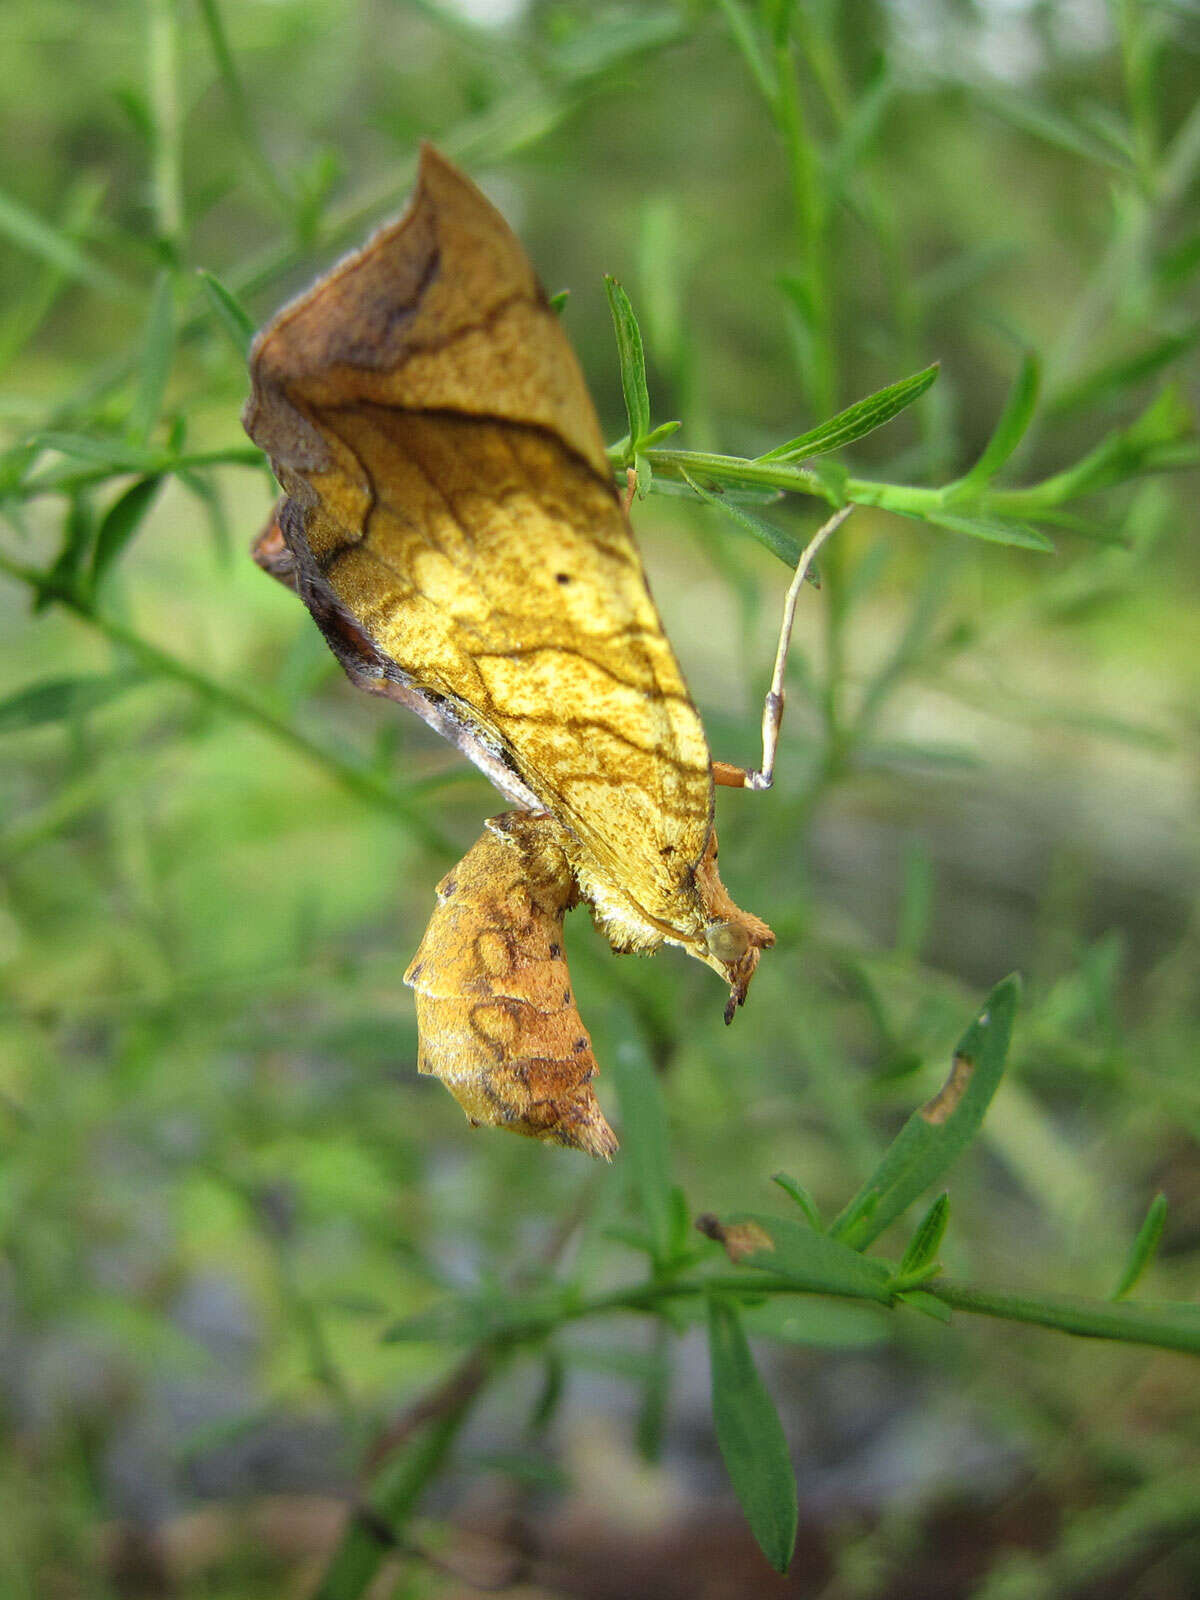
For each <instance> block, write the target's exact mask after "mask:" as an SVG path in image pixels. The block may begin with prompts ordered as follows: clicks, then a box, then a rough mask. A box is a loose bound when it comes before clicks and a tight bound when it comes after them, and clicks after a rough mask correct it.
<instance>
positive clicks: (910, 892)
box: [896, 840, 933, 961]
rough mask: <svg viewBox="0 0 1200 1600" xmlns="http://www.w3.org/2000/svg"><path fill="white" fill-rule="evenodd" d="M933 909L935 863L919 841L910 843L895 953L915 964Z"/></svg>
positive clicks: (907, 852)
mask: <svg viewBox="0 0 1200 1600" xmlns="http://www.w3.org/2000/svg"><path fill="white" fill-rule="evenodd" d="M932 908H933V863H932V861H931V860H930V858H929V851H928V849H927V848H926V847H925V845H924V844H923V843H922V842H921V841H920V840H913V841H911V842H910V843H909V844H908V845H907V847H906V848H905V851H904V884H903V889H902V891H901V896H900V917H899V927H898V928H897V930H896V954H897V955H898V956H901V957H904V958H907V959H908V960H910V961H916V960H917V959H918V957H919V956H920V953H921V946H922V945H923V944H924V943H925V936H926V934H927V933H928V932H929V922H930V914H931V911H932Z"/></svg>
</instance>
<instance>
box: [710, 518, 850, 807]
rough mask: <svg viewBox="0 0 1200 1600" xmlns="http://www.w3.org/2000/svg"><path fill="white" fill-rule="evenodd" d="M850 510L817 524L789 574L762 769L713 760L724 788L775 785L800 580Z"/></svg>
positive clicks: (768, 702) (766, 719)
mask: <svg viewBox="0 0 1200 1600" xmlns="http://www.w3.org/2000/svg"><path fill="white" fill-rule="evenodd" d="M853 510H854V507H853V506H852V505H850V506H842V507H841V509H840V510H838V511H835V512H834V514H833V516H831V517H830V518H829V521H828V522H823V523H822V524H821V526H820V527H819V528H818V529H817V531H816V533H814V534H813V536H812V538H811V539H810V540H809V541H808V543H807V544H806V545H805V547H804V551H803V554H802V555H801V557H800V560H799V562H798V563H797V566H796V570H795V572H794V573H793V574H792V581H791V583H790V584H789V585H788V592H787V598H786V599H785V600H784V602H783V622H782V624H781V625H780V629H779V645H778V647H777V649H776V651H775V670H774V672H773V673H772V674H771V687H770V688H769V689H768V690H767V698H766V700H765V702H764V703H763V719H762V745H763V753H762V766H761V767H759V769H758V770H757V771H754V770H753V769H748V768H746V767H736V766H734V765H733V763H732V762H729V761H714V762H713V764H712V777H713V782H714V783H716V784H721V785H723V786H724V787H725V788H728V789H756V790H762V789H769V788H770V787H771V785H772V784H773V783H774V782H775V752H776V751H777V750H778V748H779V730H780V727H781V726H782V724H783V705H784V698H785V695H784V688H783V675H784V671H785V669H786V667H787V657H788V646H789V645H790V644H791V642H792V624H793V623H794V622H795V620H796V603H797V601H798V600H799V599H800V590H801V589H802V588H803V587H804V580H805V578H807V577H808V574H809V569H810V568H811V567H812V564H813V561H814V560H815V558H816V555H817V552H818V551H819V550H820V548H821V546H822V545H823V544H824V543H825V541H826V540H827V539H830V538H832V537H833V535H834V534H835V533H836V532H837V531H838V529H839V528H840V527H841V525H842V523H843V522H845V520H846V518H847V517H848V516H849V515H850V513H851V512H852V511H853Z"/></svg>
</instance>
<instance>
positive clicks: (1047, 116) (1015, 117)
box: [975, 88, 1130, 174]
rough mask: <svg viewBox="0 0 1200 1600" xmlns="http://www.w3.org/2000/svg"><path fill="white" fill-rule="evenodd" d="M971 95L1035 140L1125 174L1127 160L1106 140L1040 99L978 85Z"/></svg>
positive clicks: (1127, 171)
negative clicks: (1093, 134) (983, 88)
mask: <svg viewBox="0 0 1200 1600" xmlns="http://www.w3.org/2000/svg"><path fill="white" fill-rule="evenodd" d="M975 98H976V100H978V101H980V102H981V103H982V104H983V105H984V106H986V107H987V108H988V110H990V111H994V112H995V113H996V115H997V116H998V117H1002V118H1003V119H1004V121H1005V122H1009V123H1011V124H1012V125H1013V126H1014V127H1016V128H1020V129H1022V130H1023V131H1024V132H1025V133H1029V134H1032V135H1033V137H1034V138H1035V139H1041V140H1042V141H1043V142H1044V143H1046V144H1050V145H1055V146H1056V147H1057V148H1058V149H1060V150H1065V151H1067V152H1068V154H1070V155H1073V156H1082V157H1083V159H1084V160H1085V161H1093V162H1095V163H1096V164H1097V165H1099V166H1104V167H1114V168H1116V170H1117V171H1118V172H1121V173H1125V174H1128V173H1129V171H1130V167H1129V162H1128V161H1127V160H1126V159H1125V158H1124V157H1122V156H1121V155H1120V154H1118V153H1117V152H1116V151H1115V150H1113V149H1112V147H1111V146H1110V145H1109V144H1108V143H1106V142H1105V143H1102V142H1101V141H1100V140H1099V139H1096V138H1094V137H1093V136H1092V135H1091V134H1089V133H1086V132H1085V131H1084V130H1083V129H1082V128H1080V127H1079V126H1078V125H1077V124H1076V123H1074V122H1072V121H1070V119H1069V118H1067V117H1064V116H1063V115H1062V114H1061V113H1060V112H1057V111H1053V110H1051V109H1050V107H1049V106H1048V105H1047V104H1046V103H1045V101H1043V100H1034V99H1033V97H1032V96H1030V95H1027V94H1010V93H1006V92H1004V91H1003V90H982V89H979V88H977V89H976V91H975Z"/></svg>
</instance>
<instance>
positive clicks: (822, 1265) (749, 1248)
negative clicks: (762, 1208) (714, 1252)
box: [721, 1212, 891, 1305]
mask: <svg viewBox="0 0 1200 1600" xmlns="http://www.w3.org/2000/svg"><path fill="white" fill-rule="evenodd" d="M721 1227H722V1230H723V1233H724V1236H725V1248H726V1250H727V1251H729V1252H730V1254H731V1255H732V1256H733V1257H734V1258H735V1259H736V1261H737V1263H738V1265H739V1266H744V1267H753V1268H755V1269H756V1270H757V1271H760V1272H769V1273H771V1274H772V1275H774V1276H778V1277H785V1278H788V1279H790V1280H791V1282H792V1283H794V1284H795V1285H796V1287H797V1289H806V1290H808V1291H810V1292H811V1293H814V1294H845V1295H851V1296H853V1297H854V1298H855V1299H858V1300H878V1301H880V1302H881V1303H882V1304H884V1305H887V1304H889V1303H890V1301H891V1293H890V1291H889V1289H888V1280H889V1278H890V1277H891V1273H890V1271H889V1269H888V1266H887V1264H886V1262H883V1261H876V1260H874V1259H873V1258H872V1257H870V1256H864V1255H862V1254H860V1252H859V1250H858V1249H857V1248H852V1247H851V1246H850V1245H849V1244H845V1243H843V1242H842V1241H841V1240H840V1239H834V1238H831V1237H830V1236H829V1234H827V1233H814V1232H813V1230H812V1229H811V1228H810V1227H809V1226H808V1224H807V1223H799V1222H796V1221H794V1220H793V1218H791V1217H770V1216H766V1215H764V1214H763V1213H762V1212H739V1213H738V1214H737V1215H736V1216H732V1217H730V1218H728V1219H727V1220H725V1221H723V1222H722V1224H721Z"/></svg>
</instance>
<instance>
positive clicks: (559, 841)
mask: <svg viewBox="0 0 1200 1600" xmlns="http://www.w3.org/2000/svg"><path fill="white" fill-rule="evenodd" d="M250 372H251V378H252V392H251V395H250V399H249V401H248V403H247V406H246V410H245V413H244V417H243V421H244V424H245V427H246V431H247V432H248V433H249V435H250V437H251V438H252V439H253V440H254V442H255V443H256V444H257V445H259V446H260V447H261V449H263V450H264V451H265V452H266V454H267V455H268V456H269V457H270V459H271V464H272V466H273V468H274V471H275V475H276V477H277V479H278V480H279V483H280V485H281V487H282V490H283V496H282V498H281V499H280V501H279V503H278V505H277V507H276V510H275V514H274V517H273V519H272V521H271V523H270V524H269V526H268V528H267V530H266V531H265V533H264V534H263V535H262V536H261V537H260V539H259V541H258V543H257V545H256V547H255V556H256V559H257V560H258V562H259V563H260V565H262V566H263V567H264V568H265V569H266V570H267V571H269V572H270V573H272V574H273V575H274V576H275V577H277V578H279V579H281V580H282V581H284V582H286V583H288V584H290V585H291V586H292V587H293V588H294V589H295V590H296V591H297V592H298V594H299V595H300V598H301V599H302V600H303V601H304V603H305V605H306V606H307V607H308V609H309V611H310V612H311V613H312V616H313V618H314V619H315V621H316V623H317V625H318V627H319V628H320V629H321V631H322V633H323V634H324V636H325V638H326V640H327V642H328V643H329V646H330V648H331V649H332V650H333V652H334V654H335V655H336V656H337V658H338V660H339V661H340V662H341V664H342V666H343V667H344V668H345V670H346V672H347V674H348V675H349V677H350V678H351V680H352V681H353V682H354V683H355V684H357V685H358V686H359V687H361V688H363V689H367V690H370V691H371V692H373V693H376V694H381V695H386V696H387V697H388V698H390V699H392V700H395V701H398V702H399V703H400V704H401V705H404V706H407V707H408V708H409V709H410V710H411V711H414V712H415V713H416V714H417V715H418V716H419V717H421V718H422V719H423V720H424V721H425V722H427V723H428V724H429V725H430V726H431V727H432V728H434V729H436V730H437V732H438V733H440V734H442V735H443V736H444V737H445V738H447V739H449V740H450V742H451V743H452V744H454V745H455V746H456V747H457V748H458V749H459V750H460V751H461V752H462V753H463V754H464V755H465V756H467V757H468V758H469V759H470V760H471V761H473V762H474V763H475V764H476V765H477V766H478V767H479V768H480V769H481V770H482V771H483V772H484V773H486V774H487V776H488V777H489V778H490V779H491V781H492V783H493V784H494V785H495V786H496V788H497V789H498V790H499V791H500V793H501V794H502V795H503V796H504V798H505V799H506V801H508V802H509V804H510V805H511V806H512V807H513V808H514V809H513V810H511V811H509V812H508V813H506V814H505V815H503V816H500V817H496V818H493V819H491V821H489V822H488V824H487V827H486V829H485V832H484V834H483V836H482V837H481V838H480V840H479V841H478V842H477V843H476V844H475V845H474V846H473V847H472V848H471V850H470V851H468V853H467V855H466V856H465V857H464V859H463V861H462V862H461V863H460V864H459V866H458V867H457V868H455V869H454V870H453V871H452V872H450V873H449V874H448V875H447V876H446V877H445V878H444V879H443V880H442V882H441V884H440V885H439V886H438V904H437V908H436V909H435V911H434V913H433V918H432V920H431V922H430V924H429V928H428V930H427V932H426V934H425V937H424V939H423V941H422V943H421V946H420V948H419V950H418V951H417V954H416V957H415V958H414V960H413V962H412V965H411V966H410V967H409V969H408V971H407V973H406V974H405V981H406V983H408V984H410V985H411V986H412V987H413V989H414V990H415V991H416V998H417V1018H418V1030H419V1039H420V1044H419V1057H418V1067H419V1069H420V1070H421V1071H423V1072H430V1073H434V1074H436V1075H437V1076H438V1077H440V1078H441V1079H442V1080H443V1081H444V1082H445V1083H446V1085H447V1086H448V1087H449V1088H450V1090H451V1091H452V1093H453V1094H454V1095H455V1096H456V1097H457V1099H458V1100H459V1102H460V1103H461V1105H462V1106H463V1108H464V1109H465V1111H466V1113H467V1115H468V1117H469V1118H470V1119H471V1121H472V1122H473V1123H489V1124H494V1125H497V1126H500V1127H506V1128H509V1129H511V1130H513V1131H515V1132H518V1133H523V1134H527V1135H530V1136H533V1137H535V1138H539V1139H546V1140H551V1141H555V1142H558V1143H560V1144H564V1145H569V1146H573V1147H575V1148H578V1149H581V1150H584V1151H587V1152H588V1153H589V1154H591V1155H595V1156H601V1157H606V1158H607V1157H610V1156H611V1155H612V1153H613V1152H614V1151H615V1149H616V1139H615V1137H614V1135H613V1133H612V1130H611V1128H610V1127H609V1126H608V1123H607V1122H606V1121H605V1119H604V1116H603V1113H602V1112H601V1110H600V1107H599V1104H598V1102H597V1101H596V1098H595V1095H594V1093H593V1091H592V1088H591V1079H592V1077H593V1075H594V1074H595V1071H596V1062H595V1059H594V1057H593V1054H592V1049H591V1043H590V1040H589V1038H588V1035H587V1032H586V1030H585V1029H584V1027H583V1025H582V1023H581V1021H580V1019H579V1014H578V1012H577V1010H576V1008H575V1005H574V1002H573V999H572V995H571V987H570V980H569V975H568V972H567V967H566V961H565V957H564V955H563V943H562V923H563V917H564V915H565V913H566V912H567V911H568V910H570V909H571V907H573V906H574V905H576V904H578V903H584V904H586V905H587V906H588V907H589V908H590V910H591V913H592V917H593V919H594V921H595V923H596V925H597V927H598V928H599V929H600V930H601V932H602V933H603V934H604V936H605V937H606V938H607V939H608V941H609V943H610V945H611V946H612V948H613V949H614V950H615V951H619V952H624V951H635V950H638V951H650V950H654V949H656V948H658V947H659V946H660V945H663V944H671V945H678V946H680V947H681V948H682V949H684V950H686V951H687V952H688V953H689V954H690V955H692V956H694V957H695V958H696V959H697V960H699V961H702V962H704V964H705V965H706V966H708V967H711V968H712V969H713V971H715V972H716V973H717V974H718V975H719V976H720V977H721V978H722V979H723V980H724V982H725V983H726V984H727V985H728V990H729V997H728V1005H727V1008H726V1020H727V1021H728V1020H730V1018H731V1017H732V1016H733V1014H734V1012H735V1010H736V1009H737V1007H738V1006H740V1005H741V1004H742V1003H743V1002H744V1000H745V998H746V993H747V989H748V988H749V985H750V981H751V979H752V977H753V975H754V971H755V967H756V966H757V964H758V960H759V955H760V952H761V951H762V950H764V949H766V948H767V947H768V946H770V945H771V944H772V943H773V942H774V936H773V934H772V933H771V930H770V929H769V928H768V927H767V925H766V924H765V923H764V922H762V921H760V919H759V918H758V917H756V916H753V915H751V914H750V913H749V912H745V911H741V910H740V909H739V908H738V907H737V906H736V905H735V904H734V902H733V900H732V899H731V898H730V896H729V894H728V893H727V892H726V890H725V887H724V885H723V884H722V882H721V879H720V876H719V874H718V871H717V837H716V831H715V829H714V826H713V781H714V766H713V763H712V761H711V759H710V756H709V750H708V745H707V743H706V740H705V736H704V729H703V727H702V725H701V721H700V717H699V715H698V713H697V711H696V707H695V706H694V705H693V703H692V700H691V697H690V696H689V694H688V690H687V685H686V684H685V682H684V679H683V675H682V673H681V671H680V669H679V665H678V663H677V662H676V660H675V656H674V654H673V652H672V650H671V646H670V644H669V643H668V641H667V638H666V635H665V633H664V631H663V627H662V624H661V622H660V620H659V617H658V613H657V611H656V609H655V606H654V602H653V600H652V599H651V596H650V591H649V588H648V586H647V582H646V576H645V573H644V571H643V569H642V563H641V559H640V557H639V555H638V552H637V548H636V546H635V544H634V541H633V535H632V532H631V530H630V526H629V521H628V517H627V513H626V508H625V506H624V505H623V503H622V500H621V498H620V496H619V495H618V492H617V489H616V485H615V483H614V480H613V472H612V468H611V465H610V463H609V460H608V457H607V455H606V453H605V448H604V441H603V437H602V435H601V432H600V427H599V423H598V421H597V418H596V414H595V410H594V408H593V406H592V402H591V399H590V397H589V395H588V391H587V388H586V385H585V383H584V379H583V375H582V373H581V371H580V368H579V365H578V363H577V361H576V359H575V356H574V353H573V352H572V350H571V347H570V344H569V343H568V341H567V338H566V336H565V334H564V332H563V330H562V326H561V323H560V321H559V318H558V316H557V315H556V314H555V312H554V310H553V309H552V308H551V307H550V305H549V304H548V301H547V298H546V295H545V293H544V291H543V289H542V286H541V284H540V283H539V282H538V279H537V277H536V275H535V273H534V270H533V267H532V266H531V264H530V262H529V259H528V257H527V256H526V254H525V251H524V250H523V249H522V247H521V245H520V243H519V241H518V240H517V238H516V236H515V235H514V234H513V232H512V231H511V229H510V228H509V227H508V224H507V223H506V222H505V221H504V219H503V217H502V216H501V215H500V213H499V212H498V211H497V210H496V209H495V207H494V206H493V205H492V204H491V203H490V202H489V201H488V200H487V199H486V198H485V197H484V196H483V195H482V194H481V193H480V191H479V190H478V189H477V188H476V187H475V185H474V184H473V183H471V182H470V180H469V179H468V178H466V177H465V176H464V175H463V174H462V173H461V172H460V171H458V169H457V168H456V167H454V166H453V165H452V164H451V163H450V162H449V161H447V160H446V159H445V158H444V157H442V156H440V155H439V154H438V153H437V152H436V151H435V150H433V149H432V148H430V147H429V146H425V147H424V148H423V150H422V155H421V161H420V169H419V174H418V178H417V185H416V191H415V194H414V196H413V199H412V201H411V203H410V205H409V209H408V211H407V212H406V213H405V215H404V216H403V217H401V218H400V219H399V221H397V222H394V223H392V224H391V225H389V226H387V227H385V228H383V229H382V230H381V231H380V232H378V233H377V234H376V235H375V236H374V237H373V238H372V239H371V240H370V241H369V242H368V243H367V244H366V246H365V247H364V248H363V249H362V250H360V251H359V252H357V253H356V254H353V255H351V256H349V257H347V258H346V259H345V260H344V261H342V262H341V263H340V264H339V265H338V266H336V267H335V268H334V269H333V270H332V271H331V272H330V273H329V274H328V275H327V276H325V277H323V278H321V279H320V280H319V281H318V282H317V283H316V284H314V285H313V287H312V288H310V289H309V290H308V291H307V292H306V293H304V294H302V295H301V296H300V297H299V298H298V299H297V300H295V301H293V302H292V303H291V304H290V305H288V306H286V307H285V308H284V309H283V310H282V311H280V312H279V313H278V315H277V316H276V317H275V318H274V320H273V321H271V322H270V323H269V324H268V325H267V326H266V327H265V328H264V329H263V331H262V332H261V333H260V334H259V335H258V337H257V339H256V340H255V342H254V346H253V349H252V352H251V358H250ZM794 587H796V585H794ZM777 698H778V699H779V703H780V706H781V705H782V695H781V693H780V694H779V695H778V697H777ZM776 723H777V718H776ZM766 764H767V763H766V761H764V767H765V766H766ZM716 776H717V778H718V779H719V780H721V781H726V782H738V783H740V782H743V781H745V782H747V783H749V785H750V786H751V787H755V786H758V787H761V786H764V785H763V783H762V782H761V781H758V782H755V779H756V778H758V779H760V780H761V775H755V774H750V775H748V776H747V775H745V774H742V773H741V770H740V769H734V768H725V767H723V766H721V765H720V764H718V767H717V769H716ZM765 781H766V782H768V783H769V781H770V779H769V773H768V775H767V777H766V780H765Z"/></svg>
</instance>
